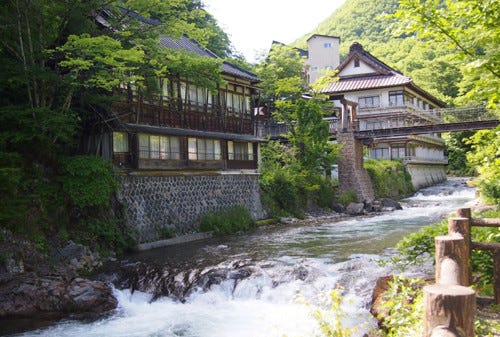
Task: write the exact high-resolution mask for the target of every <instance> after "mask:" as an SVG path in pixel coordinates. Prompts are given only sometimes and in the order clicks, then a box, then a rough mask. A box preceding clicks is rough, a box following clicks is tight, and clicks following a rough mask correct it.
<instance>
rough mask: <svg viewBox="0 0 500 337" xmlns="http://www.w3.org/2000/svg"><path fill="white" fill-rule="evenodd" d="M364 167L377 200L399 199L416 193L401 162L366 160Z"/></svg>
mask: <svg viewBox="0 0 500 337" xmlns="http://www.w3.org/2000/svg"><path fill="white" fill-rule="evenodd" d="M364 167H365V169H366V170H367V171H368V175H369V176H370V179H371V181H372V184H373V189H374V190H375V197H376V198H395V199H399V198H402V197H405V196H408V195H410V194H412V193H413V192H415V190H414V188H413V184H412V182H411V176H410V174H409V173H408V171H407V170H406V168H405V167H404V165H403V163H402V162H400V161H394V160H374V159H365V161H364ZM389 182H390V183H389Z"/></svg>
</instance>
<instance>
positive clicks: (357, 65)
mask: <svg viewBox="0 0 500 337" xmlns="http://www.w3.org/2000/svg"><path fill="white" fill-rule="evenodd" d="M354 67H355V68H359V59H354Z"/></svg>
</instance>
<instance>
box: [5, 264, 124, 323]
mask: <svg viewBox="0 0 500 337" xmlns="http://www.w3.org/2000/svg"><path fill="white" fill-rule="evenodd" d="M117 304H118V302H117V300H116V298H115V297H114V296H113V292H112V289H111V287H110V286H108V285H107V284H105V283H103V282H100V281H91V280H87V279H81V278H76V279H69V280H68V279H65V278H64V277H62V276H61V277H51V278H48V277H47V278H42V277H40V276H39V275H37V274H36V273H23V274H17V275H15V276H14V275H5V274H4V275H3V276H2V278H1V279H0V318H8V317H18V318H19V317H31V316H41V315H51V316H52V317H54V316H60V317H64V316H66V315H68V314H69V313H71V314H77V315H82V314H83V315H84V314H102V313H104V312H107V311H109V310H112V309H115V308H116V306H117Z"/></svg>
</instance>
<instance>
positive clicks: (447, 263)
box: [434, 233, 469, 286]
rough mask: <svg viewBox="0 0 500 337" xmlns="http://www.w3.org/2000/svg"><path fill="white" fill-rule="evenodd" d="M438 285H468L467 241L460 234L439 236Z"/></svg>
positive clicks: (437, 244)
mask: <svg viewBox="0 0 500 337" xmlns="http://www.w3.org/2000/svg"><path fill="white" fill-rule="evenodd" d="M434 240H435V244H436V283H437V284H449V285H461V286H467V285H468V283H469V282H468V274H467V264H468V263H469V262H468V260H467V258H466V256H467V249H466V245H465V239H464V238H463V237H462V236H461V235H459V234H456V233H455V234H453V235H446V236H437V237H436V238H435V239H434Z"/></svg>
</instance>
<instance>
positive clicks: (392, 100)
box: [358, 90, 431, 110]
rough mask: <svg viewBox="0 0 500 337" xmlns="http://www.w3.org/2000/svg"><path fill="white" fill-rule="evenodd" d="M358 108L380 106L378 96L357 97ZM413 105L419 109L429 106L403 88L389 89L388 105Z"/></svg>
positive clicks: (425, 108)
mask: <svg viewBox="0 0 500 337" xmlns="http://www.w3.org/2000/svg"><path fill="white" fill-rule="evenodd" d="M358 105H359V108H360V109H362V108H378V107H380V96H378V95H374V96H365V97H359V98H358ZM406 105H413V106H416V107H418V108H420V109H423V110H427V109H429V108H431V106H430V105H429V104H428V103H426V102H424V101H423V100H421V99H420V98H417V97H415V96H413V95H411V94H409V93H407V92H404V91H403V90H397V91H389V106H406Z"/></svg>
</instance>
